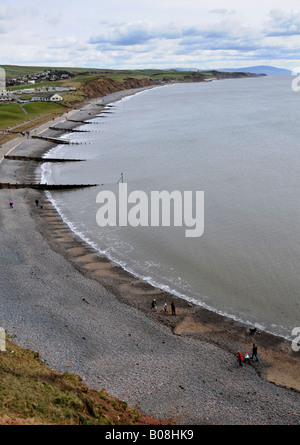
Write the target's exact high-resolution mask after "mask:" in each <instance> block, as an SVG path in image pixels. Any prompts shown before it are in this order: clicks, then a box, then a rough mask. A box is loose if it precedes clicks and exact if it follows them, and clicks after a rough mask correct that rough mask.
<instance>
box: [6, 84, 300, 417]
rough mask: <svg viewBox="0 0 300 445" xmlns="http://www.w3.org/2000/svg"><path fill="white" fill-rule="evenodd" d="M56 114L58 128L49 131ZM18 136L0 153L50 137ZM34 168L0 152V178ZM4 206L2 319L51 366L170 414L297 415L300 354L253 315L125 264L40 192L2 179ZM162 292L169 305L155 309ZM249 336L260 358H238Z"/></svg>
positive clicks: (24, 177) (84, 113) (42, 145)
mask: <svg viewBox="0 0 300 445" xmlns="http://www.w3.org/2000/svg"><path fill="white" fill-rule="evenodd" d="M135 92H137V90H129V91H126V92H124V91H123V92H120V93H114V94H113V95H110V96H106V97H104V98H101V99H98V100H93V101H91V102H90V103H88V104H85V105H84V107H83V108H82V109H81V110H74V111H72V112H71V113H68V115H67V116H63V117H60V118H58V119H57V120H55V121H54V122H52V123H51V122H50V123H48V124H45V125H44V126H43V128H42V129H40V130H39V131H42V132H43V133H40V134H43V135H44V136H51V137H59V136H60V135H62V134H64V133H65V130H66V128H69V129H72V128H75V127H76V126H77V125H82V124H81V123H76V122H70V121H69V122H67V121H65V118H66V117H69V118H70V116H72V120H77V121H78V122H80V121H84V120H89V119H91V118H92V117H93V116H96V115H97V114H99V113H100V112H101V110H103V107H102V106H99V105H101V104H103V105H104V106H105V104H106V103H107V104H108V103H111V102H113V101H115V100H119V99H120V98H121V97H124V96H125V95H128V94H134V93H135ZM51 125H56V127H58V128H62V130H61V132H60V131H54V130H48V128H49V126H51ZM39 131H37V134H38V133H39ZM19 142H21V143H20V144H19V145H17V146H16V147H14V146H15V145H16V144H17V140H15V142H14V141H11V142H9V143H8V144H5V145H4V146H3V147H2V148H1V157H3V156H4V154H6V153H8V152H10V154H14V155H23V156H25V155H26V156H41V155H42V154H44V153H45V152H47V151H48V150H49V149H50V148H51V147H53V146H55V144H53V143H49V142H48V141H43V140H40V139H31V138H30V139H26V138H24V137H23V138H20V139H19ZM83 157H84V156H83ZM36 171H37V164H36V163H35V162H31V161H30V162H29V161H25V162H24V161H12V160H6V159H4V160H2V162H1V164H0V173H1V182H10V183H16V182H18V183H23V182H39V180H40V178H39V177H38V175H37V172H36ZM36 199H38V200H39V203H40V204H42V205H43V207H42V208H41V207H40V205H39V206H36V205H35V200H36ZM10 201H12V202H13V203H14V207H13V208H10V207H9V202H10ZM0 205H1V210H2V211H1V216H0V218H1V219H0V227H1V238H2V249H1V257H0V265H1V272H0V273H1V287H0V305H1V321H0V327H3V328H5V329H6V331H7V333H8V334H9V335H10V336H13V337H14V339H13V340H14V341H15V342H17V343H18V344H20V345H21V346H23V347H26V348H29V349H32V350H34V351H38V352H39V354H40V357H41V359H42V360H43V361H44V362H45V363H46V364H47V365H48V366H50V367H51V368H53V369H55V370H58V371H60V372H65V371H69V372H73V373H75V374H78V375H80V376H81V377H82V378H83V379H84V381H85V382H86V383H87V384H88V385H89V386H91V387H93V388H95V389H99V390H101V389H102V388H104V389H106V390H107V391H108V392H109V393H110V394H111V395H113V396H115V397H118V398H120V399H122V400H125V401H126V402H128V403H129V404H130V405H131V406H135V407H137V408H139V409H140V410H141V411H143V412H144V413H146V414H150V415H151V416H153V417H156V418H159V419H169V420H170V421H174V422H176V423H177V424H182V425H183V424H189V425H201V424H212V425H217V424H234V425H236V424H299V423H300V403H299V402H300V393H299V391H300V373H299V370H300V354H299V353H296V352H293V350H292V348H291V343H290V342H288V341H286V340H284V339H282V338H279V337H275V336H273V335H271V334H268V333H264V332H256V333H254V334H251V333H250V330H249V329H250V328H252V326H247V325H243V324H242V323H240V322H236V321H235V320H234V319H230V318H226V317H222V316H221V315H218V314H217V313H214V312H211V311H208V310H206V309H204V308H202V307H200V306H197V305H195V304H191V303H189V302H188V301H185V300H182V299H179V298H176V297H175V296H173V295H171V294H168V293H166V292H163V291H161V290H159V289H155V288H154V287H152V286H151V285H149V284H147V283H144V282H142V281H141V280H139V279H137V278H135V277H134V276H132V275H130V274H129V273H127V272H126V271H124V270H123V269H122V268H121V267H119V266H117V265H115V264H113V263H111V262H110V261H109V260H108V259H107V258H105V257H103V256H100V255H99V254H98V253H97V252H96V251H94V250H93V249H92V248H91V247H90V246H88V245H86V244H85V243H84V242H83V241H82V240H81V239H79V238H78V237H77V236H76V235H75V234H74V233H73V232H72V231H71V230H70V229H69V227H68V226H67V225H66V224H65V223H64V222H63V221H62V219H61V217H60V215H59V214H58V213H57V212H56V210H55V208H54V207H53V206H52V205H51V202H50V201H49V200H48V199H47V197H46V195H45V192H43V191H38V190H34V189H30V188H26V189H2V190H1V193H0ZM153 298H155V299H156V301H157V311H154V310H153V309H152V308H151V301H152V300H153ZM172 301H173V302H174V303H175V307H176V315H172V314H171V302H172ZM165 303H167V305H168V308H169V310H168V313H163V312H162V311H161V308H162V307H163V305H164V304H165ZM253 343H255V344H256V345H257V346H258V355H259V361H258V362H256V361H252V360H251V361H250V364H245V365H244V366H243V367H242V368H240V367H239V365H238V362H237V352H238V351H239V350H241V352H243V353H244V352H245V351H248V353H249V354H250V356H251V352H252V345H253Z"/></svg>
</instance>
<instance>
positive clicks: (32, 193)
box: [1, 90, 300, 423]
mask: <svg viewBox="0 0 300 445" xmlns="http://www.w3.org/2000/svg"><path fill="white" fill-rule="evenodd" d="M135 92H136V90H130V91H127V92H124V91H123V92H120V93H114V94H112V95H110V96H106V97H105V98H101V99H102V101H103V104H105V103H112V102H113V101H114V100H119V99H121V98H122V97H124V96H125V95H127V94H135ZM98 101H99V99H98ZM95 107H96V108H95ZM99 112H100V111H99V106H98V105H95V101H92V102H91V103H89V104H87V105H86V104H85V105H84V107H83V108H82V109H81V110H77V111H76V116H78V120H85V119H80V118H79V117H80V116H83V115H85V117H86V118H87V119H89V118H91V116H93V114H94V113H95V114H99ZM72 125H74V127H73V128H75V126H77V125H78V124H76V123H72ZM72 125H71V126H72ZM79 125H80V124H79ZM71 126H70V128H71ZM62 128H65V127H64V126H62ZM50 131H51V130H50ZM63 133H65V131H62V134H63ZM55 134H56V135H57V136H58V135H59V132H58V131H56V132H55ZM30 141H31V144H28V143H27V150H26V154H27V155H30V154H33V153H34V154H35V155H37V154H42V153H45V152H46V151H48V149H49V148H51V146H54V145H53V144H52V145H51V144H50V145H49V143H45V142H44V141H40V140H35V141H34V143H32V140H30ZM24 142H25V143H26V141H24ZM25 145H26V144H25ZM29 145H30V146H29ZM24 150H25V148H24V144H23V145H21V146H18V147H17V148H16V149H15V150H14V153H15V152H16V153H18V152H22V153H23V154H24ZM9 162H10V161H4V163H5V165H4V171H5V172H6V176H7V177H12V176H14V177H16V178H17V179H19V180H20V179H21V178H22V179H24V177H25V178H26V180H28V179H29V178H30V177H31V178H34V177H35V167H36V165H35V164H34V163H32V162H25V163H22V162H15V163H14V164H13V165H12V164H11V163H9ZM24 164H26V165H24ZM2 167H3V166H2V165H1V173H2V170H3V168H2ZM14 168H16V169H15V170H14ZM10 181H11V180H10ZM11 182H12V181H11ZM9 193H12V192H11V191H10V192H9ZM4 194H5V195H8V192H7V191H5V192H4ZM13 194H14V196H16V195H17V194H18V195H21V194H22V195H23V197H24V200H25V202H24V204H26V206H27V209H28V212H29V217H30V218H31V220H32V221H33V222H34V230H35V231H36V232H37V233H39V234H40V235H41V237H42V239H43V241H44V242H45V243H47V244H48V245H49V246H50V248H51V250H52V251H53V252H56V253H58V254H59V255H60V256H61V257H64V258H65V259H66V260H67V262H68V263H70V264H72V267H73V268H74V269H75V270H76V271H78V272H80V274H81V275H82V277H84V279H85V280H91V281H92V282H93V283H97V284H98V285H100V286H101V288H103V289H105V290H106V291H107V292H108V293H109V295H113V296H114V297H115V298H116V300H117V301H119V302H120V304H121V305H122V308H124V305H125V306H126V307H127V308H129V309H130V310H131V309H132V310H134V311H137V312H135V313H136V314H140V315H141V317H143V320H149V322H150V324H151V326H153V323H154V326H155V327H156V328H157V329H160V328H158V326H161V327H162V329H167V330H168V331H170V333H171V335H172V337H173V338H174V340H175V341H176V342H177V341H178V344H181V342H183V344H185V342H187V343H189V342H192V344H193V345H194V346H195V344H197V345H199V347H201V348H204V349H206V350H207V351H210V352H212V350H213V351H214V354H221V355H222V356H223V355H224V356H226V358H227V359H228V360H229V361H230V360H231V362H232V364H233V367H234V368H235V367H236V358H235V356H236V352H237V350H240V349H241V350H242V351H246V350H248V351H249V352H251V347H252V343H253V342H255V343H256V344H258V347H259V355H260V361H259V362H258V363H255V362H251V365H250V366H249V369H247V370H246V367H244V369H243V371H246V372H248V371H249V372H250V373H251V379H252V378H253V379H254V380H255V381H256V383H257V380H256V379H259V381H260V382H262V384H263V385H267V386H266V388H265V390H266V391H268V390H269V391H270V393H272V390H271V389H270V388H272V389H273V387H275V385H271V387H270V383H268V382H272V383H275V384H276V385H278V390H279V388H280V391H284V392H285V394H286V397H291V398H294V397H296V398H297V400H298V401H299V394H298V391H300V379H299V364H300V359H299V354H298V355H297V354H296V353H292V350H291V344H290V342H288V341H285V340H283V339H281V338H278V337H275V336H273V335H271V334H267V333H263V332H259V333H256V334H254V335H250V334H249V326H246V325H243V324H242V323H239V322H236V321H234V320H232V319H230V318H226V317H223V316H221V315H218V314H216V313H214V312H211V311H208V310H207V309H204V308H201V307H200V306H196V305H194V304H191V303H189V302H188V301H185V300H182V299H180V298H178V297H175V296H173V295H171V294H168V293H166V292H163V291H161V290H159V289H155V288H154V287H152V286H151V285H150V284H147V283H145V282H142V281H141V280H139V279H137V278H135V277H133V276H132V275H130V274H129V273H127V272H126V271H124V270H123V269H122V268H121V267H119V266H117V265H115V264H113V263H111V262H110V261H109V260H108V259H107V258H105V257H103V256H101V255H99V254H97V253H96V252H95V251H94V250H93V249H92V248H91V247H90V246H87V245H86V244H85V243H84V242H82V240H80V239H79V238H78V237H77V236H76V235H75V234H74V233H73V232H72V231H71V230H70V228H69V227H68V226H67V225H66V224H65V223H64V222H63V221H62V219H61V217H60V215H59V214H58V213H57V211H56V210H55V208H54V207H53V206H52V205H51V203H50V201H49V200H47V199H45V197H44V196H45V194H44V192H38V191H36V190H28V189H27V190H26V191H24V190H23V191H21V190H17V191H14V192H13ZM37 197H38V199H39V200H40V202H43V209H36V208H35V205H34V201H35V199H36V198H37ZM60 280H61V285H62V286H63V282H64V277H63V276H61V277H60ZM153 297H154V298H156V300H157V303H158V308H161V307H162V306H163V304H164V303H165V302H167V304H168V307H170V303H171V302H172V301H175V305H176V312H177V315H176V316H172V315H171V314H170V313H168V314H163V313H162V312H161V311H160V310H158V311H157V312H153V311H152V309H151V305H150V303H151V300H152V298H153ZM82 301H84V302H85V303H86V301H89V300H88V298H84V297H83V298H82ZM86 304H87V305H89V304H90V302H88V303H86ZM114 304H115V303H114ZM144 317H145V318H144ZM4 327H5V328H6V326H4ZM10 329H11V327H10ZM163 332H164V334H163V335H166V331H165V330H164V331H163ZM18 337H19V336H18ZM20 340H21V339H20ZM21 341H22V340H21ZM214 357H215V355H214ZM152 358H154V357H152ZM220 363H221V362H220ZM220 363H219V365H220ZM186 366H187V367H188V366H189V365H188V364H186ZM198 366H199V363H198ZM226 366H227V368H228V365H226ZM220 371H221V375H222V368H221V369H220ZM237 371H239V370H238V369H237ZM207 372H208V374H209V371H208V370H207ZM230 372H231V373H233V374H235V373H236V369H234V370H231V371H230ZM218 377H219V378H220V375H219V376H218ZM232 377H233V378H240V377H237V376H236V375H235V376H232ZM203 378H204V379H205V377H204V376H203ZM241 384H242V381H241ZM288 388H293V390H290V389H288ZM212 390H213V389H212V388H211V387H210V388H209V391H212ZM295 390H296V391H295ZM177 391H178V389H177ZM261 391H263V389H261ZM148 392H149V391H148ZM290 395H291V396H290ZM248 397H249V398H250V396H248ZM221 399H222V397H221ZM141 400H143V397H141ZM248 402H249V401H247V402H246V403H248ZM253 402H254V400H253ZM141 403H142V402H141ZM165 403H166V404H167V405H169V404H170V403H169V402H165ZM223 403H225V399H224V400H223ZM146 405H147V406H148V405H149V407H150V410H152V411H151V414H152V415H153V414H155V412H153V407H152V405H151V403H148V404H147V403H146ZM243 405H245V401H243ZM141 407H142V406H141ZM249 407H250V406H249ZM143 410H144V411H145V412H147V409H146V410H145V408H143ZM163 415H164V417H166V413H164V414H163ZM182 415H183V414H182ZM182 415H181V417H180V416H179V417H178V418H180V419H183V418H184V417H182ZM155 416H156V417H158V415H157V414H155ZM167 417H168V418H170V417H175V418H176V415H173V416H172V409H170V415H169V416H167ZM229 417H230V416H229ZM294 417H295V418H294V419H293V420H295V421H298V422H299V419H300V413H299V410H298V412H297V413H296V414H295V413H294ZM233 418H236V420H237V421H239V420H240V419H239V416H236V417H232V416H231V420H233ZM200 419H202V417H201V416H200V417H199V422H200V421H201V420H200ZM219 419H220V421H221V420H222V422H226V421H225V420H224V418H222V419H221V417H220V414H219ZM297 419H298V420H297ZM268 420H269V421H270V423H272V422H271V420H270V419H268ZM185 421H186V420H185ZM248 421H249V419H245V422H248ZM191 422H195V419H193V418H191ZM233 422H234V421H233ZM266 422H267V421H266ZM276 422H277V423H278V418H277V419H276V421H275V423H276ZM214 423H216V420H215V421H214ZM267 423H268V422H267Z"/></svg>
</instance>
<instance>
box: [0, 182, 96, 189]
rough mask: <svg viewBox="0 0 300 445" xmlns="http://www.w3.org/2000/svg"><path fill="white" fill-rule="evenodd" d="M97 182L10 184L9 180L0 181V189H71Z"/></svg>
mask: <svg viewBox="0 0 300 445" xmlns="http://www.w3.org/2000/svg"><path fill="white" fill-rule="evenodd" d="M97 186H98V184H32V183H31V184H29V183H23V184H17V183H15V184H12V183H9V182H0V189H24V188H31V189H36V190H71V189H79V188H86V187H97Z"/></svg>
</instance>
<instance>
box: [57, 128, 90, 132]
mask: <svg viewBox="0 0 300 445" xmlns="http://www.w3.org/2000/svg"><path fill="white" fill-rule="evenodd" d="M49 130H55V131H68V132H70V133H89V130H79V129H78V128H59V127H49Z"/></svg>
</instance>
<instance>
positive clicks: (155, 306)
mask: <svg viewBox="0 0 300 445" xmlns="http://www.w3.org/2000/svg"><path fill="white" fill-rule="evenodd" d="M151 307H152V309H154V310H155V311H156V309H157V305H156V300H155V298H153V300H152V303H151Z"/></svg>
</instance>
